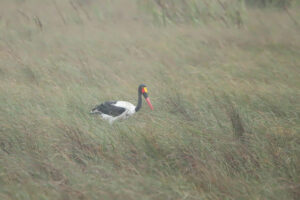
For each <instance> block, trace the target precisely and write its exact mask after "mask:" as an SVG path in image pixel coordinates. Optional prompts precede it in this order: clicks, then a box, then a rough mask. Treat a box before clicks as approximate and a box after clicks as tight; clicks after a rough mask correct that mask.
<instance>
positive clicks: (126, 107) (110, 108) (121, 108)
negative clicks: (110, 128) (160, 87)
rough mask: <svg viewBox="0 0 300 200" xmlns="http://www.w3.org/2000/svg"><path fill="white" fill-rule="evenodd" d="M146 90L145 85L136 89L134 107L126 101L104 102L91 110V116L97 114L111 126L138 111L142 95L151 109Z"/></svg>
mask: <svg viewBox="0 0 300 200" xmlns="http://www.w3.org/2000/svg"><path fill="white" fill-rule="evenodd" d="M147 92H148V91H147V88H146V86H145V85H143V84H142V85H140V86H139V89H138V104H137V106H134V105H133V104H132V103H130V102H127V101H106V102H104V103H102V104H100V105H98V106H96V107H95V108H93V109H92V110H91V112H90V113H91V114H99V115H100V116H101V117H102V118H103V119H104V120H107V121H108V122H109V123H110V124H112V123H113V122H114V121H115V120H119V119H126V118H128V117H130V116H131V115H133V114H134V113H136V112H137V111H139V109H140V108H141V107H142V95H143V96H144V97H145V99H146V101H147V103H148V105H149V106H150V108H151V109H153V107H152V104H151V103H150V100H149V98H148V94H147Z"/></svg>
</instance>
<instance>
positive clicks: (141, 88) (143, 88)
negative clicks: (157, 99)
mask: <svg viewBox="0 0 300 200" xmlns="http://www.w3.org/2000/svg"><path fill="white" fill-rule="evenodd" d="M138 90H139V94H141V95H143V96H144V98H145V100H146V101H147V103H148V105H149V107H150V108H151V110H153V106H152V104H151V102H150V99H149V97H148V89H147V86H146V85H144V84H141V85H140V86H139V89H138Z"/></svg>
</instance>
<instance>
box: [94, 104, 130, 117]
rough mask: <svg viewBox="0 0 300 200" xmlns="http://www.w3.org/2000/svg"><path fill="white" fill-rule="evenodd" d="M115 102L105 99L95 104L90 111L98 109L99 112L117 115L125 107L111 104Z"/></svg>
mask: <svg viewBox="0 0 300 200" xmlns="http://www.w3.org/2000/svg"><path fill="white" fill-rule="evenodd" d="M115 103H116V101H106V102H104V103H102V104H100V105H98V106H96V107H95V108H94V109H93V110H92V112H95V111H98V112H101V113H103V114H107V115H110V116H113V117H116V116H119V115H121V114H122V113H123V112H124V111H125V108H122V107H118V106H115V105H113V104H115Z"/></svg>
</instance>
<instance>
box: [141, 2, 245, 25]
mask: <svg viewBox="0 0 300 200" xmlns="http://www.w3.org/2000/svg"><path fill="white" fill-rule="evenodd" d="M138 4H139V5H140V7H141V8H143V10H145V11H147V12H148V13H151V14H152V16H153V19H154V21H155V22H156V23H159V24H163V25H167V24H173V23H176V24H178V23H180V24H185V23H192V24H207V23H212V22H214V23H218V24H222V25H226V26H233V25H238V26H239V27H240V26H242V25H243V23H244V19H243V18H244V16H245V7H244V2H243V1H240V0H226V1H221V0H213V1H198V0H193V1H186V0H175V1H174V0H155V1H151V0H145V1H138Z"/></svg>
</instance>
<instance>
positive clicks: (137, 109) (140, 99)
mask: <svg viewBox="0 0 300 200" xmlns="http://www.w3.org/2000/svg"><path fill="white" fill-rule="evenodd" d="M141 107H142V94H141V93H138V103H137V106H136V107H135V112H137V111H139V110H140V109H141Z"/></svg>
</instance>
